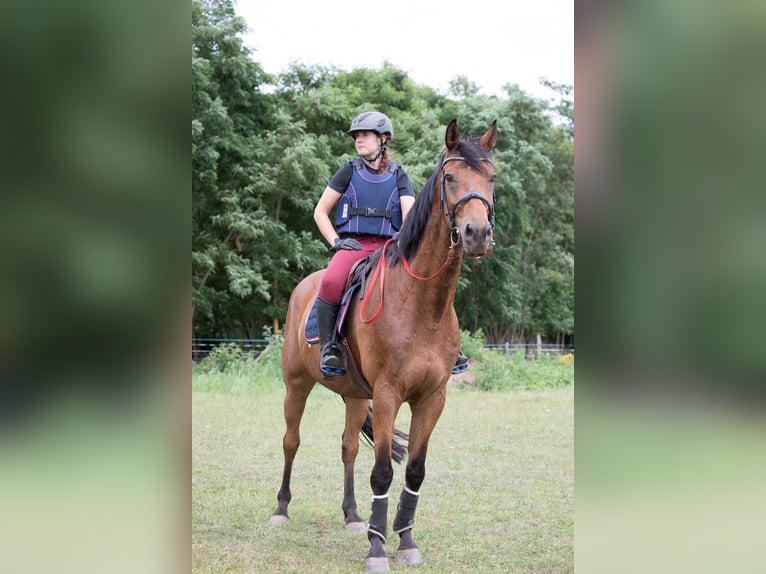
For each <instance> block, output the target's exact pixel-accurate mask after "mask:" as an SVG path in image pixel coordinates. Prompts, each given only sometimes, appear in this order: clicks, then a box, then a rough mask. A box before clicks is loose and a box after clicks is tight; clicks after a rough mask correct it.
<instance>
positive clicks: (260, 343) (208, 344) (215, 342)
mask: <svg viewBox="0 0 766 574" xmlns="http://www.w3.org/2000/svg"><path fill="white" fill-rule="evenodd" d="M229 344H234V345H237V346H238V347H239V348H240V349H242V350H243V351H256V350H257V351H263V350H264V349H265V348H266V347H267V346H268V344H269V340H268V339H204V338H203V339H195V338H192V361H200V360H202V359H204V358H205V357H207V356H208V355H209V354H210V353H211V352H212V351H213V349H215V348H216V347H218V346H219V345H229Z"/></svg>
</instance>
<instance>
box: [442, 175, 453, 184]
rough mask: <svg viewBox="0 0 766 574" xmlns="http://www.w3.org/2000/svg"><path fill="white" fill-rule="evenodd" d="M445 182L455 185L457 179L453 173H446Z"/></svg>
mask: <svg viewBox="0 0 766 574" xmlns="http://www.w3.org/2000/svg"><path fill="white" fill-rule="evenodd" d="M444 181H446V182H447V183H454V181H455V178H454V177H452V174H451V173H445V174H444Z"/></svg>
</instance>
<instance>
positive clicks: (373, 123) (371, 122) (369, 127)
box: [346, 112, 394, 138]
mask: <svg viewBox="0 0 766 574" xmlns="http://www.w3.org/2000/svg"><path fill="white" fill-rule="evenodd" d="M361 131H370V132H375V133H377V134H378V135H383V134H388V135H389V137H391V138H393V137H394V126H393V125H392V124H391V120H389V119H388V116H387V115H386V114H381V113H380V112H364V113H362V114H359V115H358V116H356V117H355V118H354V121H353V122H351V127H350V128H348V131H347V132H346V133H347V134H349V135H354V132H361Z"/></svg>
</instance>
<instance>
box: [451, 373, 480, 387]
mask: <svg viewBox="0 0 766 574" xmlns="http://www.w3.org/2000/svg"><path fill="white" fill-rule="evenodd" d="M460 385H466V386H469V387H472V386H473V385H474V378H473V373H471V369H470V368H469V369H468V370H467V371H463V372H462V373H459V374H457V375H451V376H450V378H449V380H448V381H447V386H448V387H456V386H460Z"/></svg>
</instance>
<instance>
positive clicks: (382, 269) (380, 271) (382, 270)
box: [359, 239, 455, 323]
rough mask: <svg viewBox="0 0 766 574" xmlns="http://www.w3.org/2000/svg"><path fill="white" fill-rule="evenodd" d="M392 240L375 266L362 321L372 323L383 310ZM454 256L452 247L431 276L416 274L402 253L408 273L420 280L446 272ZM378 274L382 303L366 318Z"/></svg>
mask: <svg viewBox="0 0 766 574" xmlns="http://www.w3.org/2000/svg"><path fill="white" fill-rule="evenodd" d="M392 241H393V239H389V240H388V241H386V243H385V244H384V245H383V251H382V253H381V254H380V259H378V266H377V267H376V268H375V274H374V275H373V276H372V281H371V283H370V288H369V289H368V290H367V293H366V294H365V296H364V301H362V307H361V309H360V310H359V319H361V321H362V323H372V322H373V321H374V320H375V319H377V318H378V316H379V315H380V313H381V311H383V282H384V280H385V275H386V247H388V244H389V243H391V242H392ZM454 258H455V250H454V249H452V248H450V250H449V252H448V253H447V260H446V261H445V262H444V264H443V265H442V266H441V267H440V268H439V270H438V271H437V272H436V273H434V274H433V275H431V276H430V277H421V276H420V275H416V274H415V273H414V272H413V271H412V268H411V267H410V262H409V261H407V258H406V257H405V256H404V254H402V263H404V268H405V269H406V270H407V273H409V274H410V277H413V278H415V279H418V280H420V281H430V280H431V279H434V278H436V277H438V276H439V275H441V274H442V273H443V272H444V270H445V269H446V268H447V266H448V265H449V264H450V263H452V260H453V259H454ZM378 276H380V288H379V289H378V290H379V291H380V304H379V305H378V310H377V311H375V314H374V315H373V316H372V317H370V318H369V319H365V318H364V310H365V309H366V308H367V303H369V301H370V295H371V294H372V291H373V288H374V287H375V282H376V281H377V280H378Z"/></svg>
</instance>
